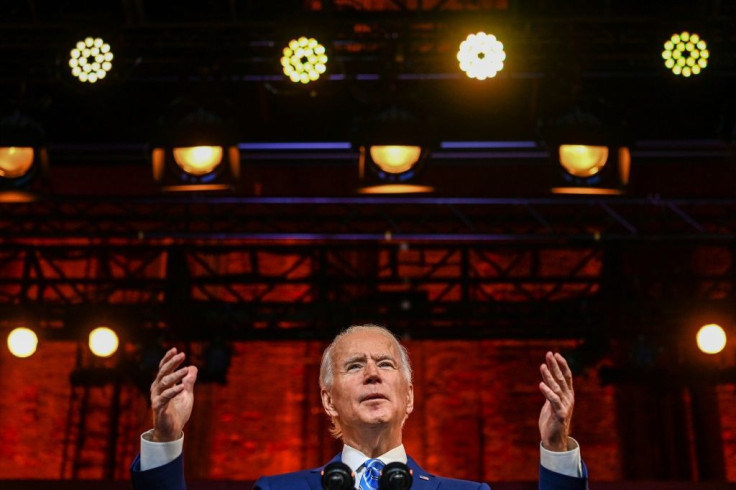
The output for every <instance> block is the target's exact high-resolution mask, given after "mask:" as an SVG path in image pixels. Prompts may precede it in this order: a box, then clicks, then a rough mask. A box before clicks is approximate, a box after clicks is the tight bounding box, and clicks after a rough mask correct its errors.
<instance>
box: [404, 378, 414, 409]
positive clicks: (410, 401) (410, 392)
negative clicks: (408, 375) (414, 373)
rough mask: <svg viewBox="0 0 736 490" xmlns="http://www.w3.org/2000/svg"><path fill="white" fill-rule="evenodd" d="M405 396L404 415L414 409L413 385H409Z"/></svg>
mask: <svg viewBox="0 0 736 490" xmlns="http://www.w3.org/2000/svg"><path fill="white" fill-rule="evenodd" d="M406 397H407V398H406V415H409V414H410V413H411V412H413V411H414V385H409V390H408V391H407V393H406Z"/></svg>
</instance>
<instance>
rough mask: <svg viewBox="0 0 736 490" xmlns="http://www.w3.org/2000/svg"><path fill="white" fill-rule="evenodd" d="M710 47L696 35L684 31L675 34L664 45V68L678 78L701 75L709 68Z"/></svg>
mask: <svg viewBox="0 0 736 490" xmlns="http://www.w3.org/2000/svg"><path fill="white" fill-rule="evenodd" d="M709 56H710V53H709V52H708V45H707V44H706V43H705V41H704V40H703V39H701V38H700V36H699V35H697V34H696V33H692V34H690V33H689V32H687V31H682V32H681V33H679V34H673V35H672V37H670V38H669V39H668V40H667V41H665V43H664V51H662V58H663V59H664V66H666V67H667V68H669V69H670V70H672V73H674V74H675V75H678V76H683V77H689V76H690V75H697V74H699V73H700V72H701V71H702V70H703V69H704V68H705V67H706V66H708V57H709Z"/></svg>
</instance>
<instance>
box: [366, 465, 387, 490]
mask: <svg viewBox="0 0 736 490" xmlns="http://www.w3.org/2000/svg"><path fill="white" fill-rule="evenodd" d="M384 466H385V465H384V464H383V463H382V462H381V461H380V460H378V459H369V460H368V461H366V462H365V471H364V472H363V476H362V477H360V490H377V489H378V479H379V478H381V470H382V469H383V467H384Z"/></svg>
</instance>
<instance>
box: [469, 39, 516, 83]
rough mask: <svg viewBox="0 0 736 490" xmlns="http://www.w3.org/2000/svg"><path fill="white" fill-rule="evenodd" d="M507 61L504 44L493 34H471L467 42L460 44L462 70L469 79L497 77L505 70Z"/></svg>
mask: <svg viewBox="0 0 736 490" xmlns="http://www.w3.org/2000/svg"><path fill="white" fill-rule="evenodd" d="M505 59H506V53H505V52H504V50H503V43H501V41H499V40H498V39H496V36H494V35H493V34H486V33H485V32H478V33H475V34H470V35H469V36H468V37H467V38H466V39H465V41H463V42H461V43H460V49H459V50H458V52H457V60H458V61H459V62H460V69H461V70H462V71H464V72H465V74H466V75H467V76H468V78H475V79H477V80H485V79H486V78H493V77H495V76H496V74H497V73H498V72H499V71H501V70H503V62H504V60H505Z"/></svg>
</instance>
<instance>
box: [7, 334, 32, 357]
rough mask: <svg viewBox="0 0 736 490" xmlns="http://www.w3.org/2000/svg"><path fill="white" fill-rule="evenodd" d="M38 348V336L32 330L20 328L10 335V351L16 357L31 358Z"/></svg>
mask: <svg viewBox="0 0 736 490" xmlns="http://www.w3.org/2000/svg"><path fill="white" fill-rule="evenodd" d="M37 346H38V336H37V335H36V332H34V331H33V330H31V329H30V328H26V327H19V328H16V329H13V331H12V332H10V334H9V335H8V350H9V351H10V353H11V354H13V355H14V356H15V357H21V358H24V357H31V356H32V355H33V354H34V353H35V352H36V347H37Z"/></svg>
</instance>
